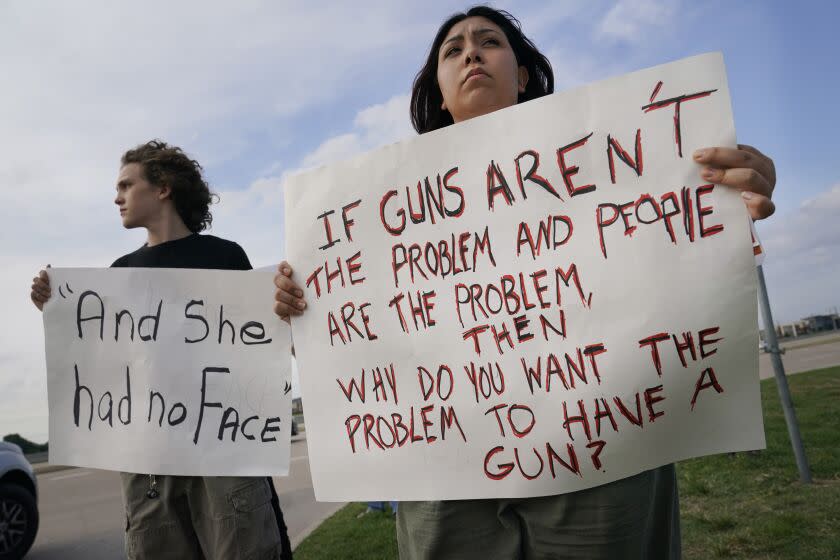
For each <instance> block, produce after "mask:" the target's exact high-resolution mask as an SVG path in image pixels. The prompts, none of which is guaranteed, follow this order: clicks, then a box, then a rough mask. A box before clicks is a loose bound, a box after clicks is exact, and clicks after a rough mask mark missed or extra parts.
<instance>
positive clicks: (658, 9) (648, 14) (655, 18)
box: [598, 0, 679, 43]
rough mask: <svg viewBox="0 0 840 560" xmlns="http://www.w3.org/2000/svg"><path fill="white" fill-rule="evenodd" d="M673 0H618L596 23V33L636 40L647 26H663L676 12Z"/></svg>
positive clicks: (608, 36)
mask: <svg viewBox="0 0 840 560" xmlns="http://www.w3.org/2000/svg"><path fill="white" fill-rule="evenodd" d="M678 7H679V2H677V1H675V0H619V1H618V2H617V3H616V4H615V5H614V6H613V7H612V8H611V9H610V11H609V12H607V14H606V15H605V16H604V18H603V19H602V20H601V22H600V23H599V24H598V34H599V35H600V36H602V37H606V38H609V39H614V40H623V41H629V42H633V43H635V42H638V41H641V40H643V39H644V38H645V34H646V33H648V32H649V28H657V27H658V28H664V27H665V26H666V25H667V24H668V23H670V22H671V20H672V18H673V17H674V14H675V13H676V12H677V8H678Z"/></svg>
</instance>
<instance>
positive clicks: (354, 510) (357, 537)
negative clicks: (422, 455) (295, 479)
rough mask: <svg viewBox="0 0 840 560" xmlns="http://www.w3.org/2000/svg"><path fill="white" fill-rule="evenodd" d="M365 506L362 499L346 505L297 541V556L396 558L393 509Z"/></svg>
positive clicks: (345, 559) (300, 558) (321, 559)
mask: <svg viewBox="0 0 840 560" xmlns="http://www.w3.org/2000/svg"><path fill="white" fill-rule="evenodd" d="M366 508H367V506H366V505H365V504H359V503H353V504H348V505H347V506H345V507H343V508H342V509H341V510H339V511H338V512H337V513H336V514H335V515H333V516H332V517H330V518H329V519H327V520H326V521H325V522H324V523H323V524H322V525H321V526H320V527H318V528H317V529H316V530H315V531H314V532H313V533H312V534H311V535H309V536H308V537H307V538H306V539H304V540H303V542H302V543H300V545H298V547H297V549H295V554H294V556H295V560H307V559H311V560H325V559H330V558H341V559H342V560H357V559H358V560H386V559H387V560H390V559H396V558H397V557H398V555H397V534H396V530H395V528H394V516H393V514H391V510H390V509H389V508H386V509H385V511H384V512H380V511H373V512H370V513H364V511H365V509H366Z"/></svg>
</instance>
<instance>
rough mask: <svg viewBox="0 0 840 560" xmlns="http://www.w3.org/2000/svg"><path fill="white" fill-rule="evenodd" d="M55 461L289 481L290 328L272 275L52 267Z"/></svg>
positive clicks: (49, 344) (49, 325)
mask: <svg viewBox="0 0 840 560" xmlns="http://www.w3.org/2000/svg"><path fill="white" fill-rule="evenodd" d="M49 275H50V283H51V286H52V297H51V299H50V301H49V302H48V303H47V304H46V305H45V306H44V329H45V332H46V349H47V376H48V392H49V408H50V462H51V463H55V464H63V465H75V466H83V467H94V468H99V469H110V470H119V471H127V472H137V473H150V474H170V475H195V476H199V475H201V476H257V475H285V474H287V473H288V469H289V445H290V439H289V438H290V437H291V435H290V434H291V432H290V426H291V398H292V396H291V373H290V334H289V327H288V325H287V324H286V323H284V322H282V321H281V320H280V319H279V318H278V317H277V316H276V315H275V314H274V312H273V310H272V304H273V301H274V284H273V273H271V272H254V271H228V270H185V269H131V268H112V269H61V268H53V269H50V270H49Z"/></svg>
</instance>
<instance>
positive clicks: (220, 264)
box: [111, 233, 251, 270]
mask: <svg viewBox="0 0 840 560" xmlns="http://www.w3.org/2000/svg"><path fill="white" fill-rule="evenodd" d="M111 266H112V267H118V268H119V267H135V268H210V269H216V270H251V262H250V261H249V260H248V255H246V254H245V251H244V250H243V249H242V247H240V246H239V245H238V244H237V243H234V242H233V241H228V240H227V239H221V238H219V237H216V236H213V235H199V234H197V233H193V234H192V235H188V236H187V237H182V238H181V239H175V240H173V241H166V242H164V243H160V244H158V245H155V246H154V247H149V246H147V245H143V246H142V247H140V248H139V249H137V250H136V251H134V252H133V253H129V254H127V255H123V256H122V257H120V258H118V259H117V260H115V261H114V264H112V265H111Z"/></svg>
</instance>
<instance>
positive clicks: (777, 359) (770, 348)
mask: <svg viewBox="0 0 840 560" xmlns="http://www.w3.org/2000/svg"><path fill="white" fill-rule="evenodd" d="M757 268H758V270H757V272H758V301H759V304H760V305H761V315H762V317H764V330H765V331H766V332H767V341H766V342H767V352H769V353H770V361H771V362H773V372H774V373H775V375H776V388H777V389H778V390H779V400H781V401H782V410H784V412H785V423H786V424H787V429H788V435H789V436H790V444H791V445H792V446H793V455H794V456H795V457H796V467H797V468H798V469H799V480H801V481H802V482H803V483H804V484H810V483H811V467H810V466H809V465H808V457H806V456H805V446H804V445H803V444H802V435H801V434H800V433H799V421H798V420H797V419H796V410H795V409H794V408H793V400H792V399H791V397H790V388H789V387H788V382H787V376H786V375H785V366H784V364H782V350H780V349H779V340H778V339H777V338H776V330H775V329H774V328H773V314H772V313H771V311H770V299H769V298H768V297H767V285H766V284H765V282H764V269H763V268H762V267H761V265H759V266H758V267H757Z"/></svg>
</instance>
